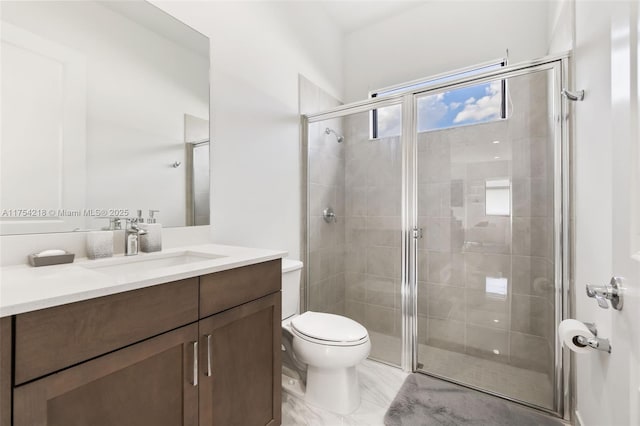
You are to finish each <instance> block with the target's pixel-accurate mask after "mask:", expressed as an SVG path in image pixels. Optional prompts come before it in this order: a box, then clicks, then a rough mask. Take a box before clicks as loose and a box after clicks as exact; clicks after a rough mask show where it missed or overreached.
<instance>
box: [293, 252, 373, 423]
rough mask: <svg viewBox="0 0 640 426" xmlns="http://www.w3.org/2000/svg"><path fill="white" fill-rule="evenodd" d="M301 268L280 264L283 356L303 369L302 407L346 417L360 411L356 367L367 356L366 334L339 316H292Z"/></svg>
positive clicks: (321, 314) (312, 314)
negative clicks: (286, 336) (286, 343)
mask: <svg viewBox="0 0 640 426" xmlns="http://www.w3.org/2000/svg"><path fill="white" fill-rule="evenodd" d="M301 268H302V262H299V261H292V260H289V259H283V263H282V271H283V276H282V312H283V314H282V317H283V318H282V319H283V321H282V327H283V330H284V331H283V332H289V333H291V336H292V342H293V345H292V349H293V354H289V356H292V357H294V358H295V360H296V361H297V362H298V363H301V364H304V365H306V390H305V392H304V399H305V401H306V402H307V403H309V404H311V405H314V406H317V407H320V408H323V409H326V410H329V411H332V412H335V413H339V414H349V413H351V412H353V411H355V410H356V409H357V408H358V407H359V406H360V388H359V385H358V373H357V371H356V366H357V365H358V364H359V363H360V362H362V360H364V359H365V358H366V357H367V356H369V352H370V350H371V342H370V341H369V334H368V333H367V329H366V328H365V327H363V326H362V325H361V324H359V323H358V322H356V321H354V320H352V319H349V318H347V317H344V316H341V315H334V314H328V313H322V312H311V311H308V312H305V313H303V314H298V312H299V310H298V300H299V294H300V293H299V292H300V290H299V283H300V271H301ZM291 292H293V293H294V294H295V297H293V296H292V294H291ZM285 305H286V306H285Z"/></svg>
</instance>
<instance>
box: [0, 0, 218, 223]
mask: <svg viewBox="0 0 640 426" xmlns="http://www.w3.org/2000/svg"><path fill="white" fill-rule="evenodd" d="M0 7H1V17H2V18H1V19H2V22H1V24H2V40H1V41H2V46H1V58H0V59H1V61H2V117H1V118H2V123H3V125H2V144H0V147H1V152H0V159H1V160H0V161H1V164H0V166H1V168H0V170H1V176H0V178H1V180H0V182H1V187H0V208H1V210H2V211H1V216H0V230H1V232H2V234H22V233H35V232H38V233H40V232H64V231H73V230H84V229H96V228H100V227H103V226H106V225H107V224H108V221H107V220H105V219H104V217H111V216H118V217H135V216H137V215H138V210H141V212H140V214H141V215H142V217H144V218H146V217H147V216H148V215H149V211H150V210H157V211H158V213H155V217H156V218H157V221H158V223H162V225H163V226H165V227H166V226H189V225H207V224H209V40H208V38H206V37H205V36H203V35H202V34H200V33H198V32H196V31H195V30H193V29H192V28H190V27H188V26H186V25H184V24H182V23H181V22H179V21H177V20H176V19H175V18H173V17H171V16H169V15H167V14H166V13H164V12H163V11H161V10H160V9H158V8H156V7H155V6H153V5H151V4H149V3H146V2H143V1H130V2H86V1H83V2H59V1H46V2H22V1H15V2H12V1H3V2H2V3H1V4H0Z"/></svg>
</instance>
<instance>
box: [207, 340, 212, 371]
mask: <svg viewBox="0 0 640 426" xmlns="http://www.w3.org/2000/svg"><path fill="white" fill-rule="evenodd" d="M206 375H207V377H211V335H210V334H207V373H206Z"/></svg>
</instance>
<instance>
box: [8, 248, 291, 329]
mask: <svg viewBox="0 0 640 426" xmlns="http://www.w3.org/2000/svg"><path fill="white" fill-rule="evenodd" d="M185 251H190V252H195V253H205V254H211V255H219V256H223V257H219V258H215V259H205V260H203V261H198V262H195V263H187V264H181V265H174V266H166V267H161V268H149V269H146V270H143V269H142V268H140V270H136V271H135V272H128V273H125V274H121V275H118V276H116V275H114V274H107V273H104V272H100V270H99V268H98V269H91V268H95V267H97V266H98V267H99V266H100V265H109V264H111V263H114V262H118V261H119V260H123V261H124V259H123V258H124V256H123V255H116V256H114V257H111V258H107V259H98V260H89V259H86V258H83V259H77V260H76V261H75V262H74V263H68V264H64V265H54V266H41V267H37V268H36V267H32V266H29V265H15V266H6V267H2V268H0V317H5V316H9V315H16V314H21V313H24V312H29V311H35V310H38V309H44V308H50V307H52V306H58V305H64V304H66V303H72V302H78V301H81V300H87V299H92V298H94V297H101V296H107V295H110V294H115V293H121V292H124V291H129V290H136V289H139V288H144V287H150V286H153V285H156V284H163V283H167V282H171V281H176V280H182V279H185V278H191V277H197V276H199V275H205V274H210V273H213V272H219V271H224V270H227V269H233V268H237V267H241V266H247V265H252V264H254V263H260V262H265V261H268V260H274V259H279V258H282V257H285V256H286V255H287V252H285V251H276V250H263V249H254V248H246V247H234V246H224V245H218V244H204V245H197V246H188V247H179V248H172V249H167V250H163V251H162V252H159V253H148V254H147V253H140V254H138V255H136V256H131V257H129V258H127V259H126V260H127V261H128V260H131V261H142V260H151V259H153V258H154V257H157V256H158V255H159V254H161V255H164V254H166V255H170V254H177V253H181V252H185ZM134 258H135V259H134Z"/></svg>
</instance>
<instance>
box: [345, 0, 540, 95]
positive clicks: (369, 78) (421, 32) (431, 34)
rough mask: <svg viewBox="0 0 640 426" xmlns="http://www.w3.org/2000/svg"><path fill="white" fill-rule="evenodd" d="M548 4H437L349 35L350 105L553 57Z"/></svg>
mask: <svg viewBox="0 0 640 426" xmlns="http://www.w3.org/2000/svg"><path fill="white" fill-rule="evenodd" d="M547 8H548V2H546V1H434V2H426V3H425V4H424V5H423V6H420V7H415V8H411V9H409V10H408V11H406V12H405V13H402V14H399V15H395V16H392V17H390V18H388V19H386V20H385V21H382V22H379V23H377V24H375V25H371V26H369V27H367V28H364V29H362V30H358V31H355V32H353V33H351V34H348V35H347V37H346V39H345V50H344V58H345V80H344V81H345V88H346V89H345V95H346V98H345V100H346V101H347V102H351V101H355V100H361V99H365V98H366V97H367V95H368V92H369V91H370V90H375V89H380V88H383V87H386V86H390V85H394V84H398V83H402V82H405V81H411V80H415V79H418V78H423V77H428V76H430V75H434V74H439V73H443V72H447V71H450V70H454V69H457V68H463V67H467V66H470V65H474V64H478V63H482V62H487V61H491V60H494V59H498V58H503V57H505V55H506V49H509V62H510V63H512V64H513V63H517V62H520V61H523V60H527V59H534V58H538V57H541V56H544V55H545V54H546V52H547V38H548V37H547V21H548V19H547V13H548V12H547Z"/></svg>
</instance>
